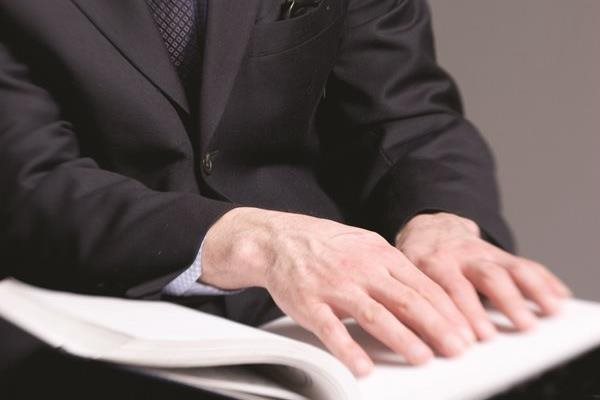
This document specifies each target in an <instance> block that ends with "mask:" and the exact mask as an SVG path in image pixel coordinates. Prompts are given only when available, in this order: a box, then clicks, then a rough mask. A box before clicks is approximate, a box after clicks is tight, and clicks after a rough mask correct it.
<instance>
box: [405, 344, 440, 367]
mask: <svg viewBox="0 0 600 400" xmlns="http://www.w3.org/2000/svg"><path fill="white" fill-rule="evenodd" d="M406 357H407V358H408V362H409V363H411V364H423V363H425V362H427V361H429V360H431V359H432V358H433V352H432V351H431V349H430V348H429V347H427V346H413V347H411V348H410V349H409V350H408V354H407V355H406Z"/></svg>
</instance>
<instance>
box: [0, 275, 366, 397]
mask: <svg viewBox="0 0 600 400" xmlns="http://www.w3.org/2000/svg"><path fill="white" fill-rule="evenodd" d="M0 316H2V317H3V318H5V319H7V320H8V321H10V322H12V323H14V324H16V325H17V326H19V327H21V328H22V329H24V330H25V331H27V332H29V333H30V334H32V335H34V336H36V337H38V338H40V339H41V340H44V341H45V342H47V343H49V344H50V345H52V346H54V347H57V348H61V349H63V350H65V351H66V352H68V353H70V354H73V355H75V356H79V357H85V358H91V359H99V360H104V361H108V362H113V363H118V364H123V365H127V366H131V367H136V368H139V369H143V370H144V369H148V371H150V370H151V369H152V370H156V369H165V368H168V369H172V370H170V371H169V373H168V375H169V377H170V379H172V380H178V379H179V380H182V379H184V380H185V381H186V382H187V383H188V384H198V385H200V384H202V385H208V384H214V385H217V386H219V388H216V389H218V390H221V391H231V392H234V391H236V390H237V389H236V388H238V389H239V387H240V385H242V386H243V387H244V388H246V389H245V390H248V392H247V395H248V396H250V397H252V396H253V395H255V394H253V393H250V392H249V391H250V390H254V389H256V391H257V393H258V392H261V390H262V389H261V390H259V389H260V382H258V381H257V380H256V379H254V380H248V381H247V382H243V379H242V380H239V381H237V382H233V381H232V382H231V385H230V386H227V387H225V386H223V385H224V384H225V383H226V382H227V381H226V380H216V379H208V378H207V377H206V376H204V378H202V379H203V380H202V379H200V377H198V379H192V378H191V377H190V376H189V374H188V373H187V372H189V370H188V371H187V372H186V369H187V368H195V367H211V368H212V367H218V366H224V365H255V364H273V365H277V366H280V367H278V368H279V369H281V370H284V371H290V370H301V371H304V373H303V375H304V376H306V377H309V379H306V380H305V381H304V384H302V385H299V384H298V385H295V386H294V387H295V388H297V389H298V391H299V392H300V393H302V394H303V395H304V396H305V397H308V398H319V399H323V400H346V399H348V400H352V399H358V388H357V386H356V385H357V383H356V381H355V380H354V378H353V377H352V375H351V374H350V372H349V371H348V370H347V369H346V368H345V367H344V366H343V365H342V364H341V363H340V362H339V361H338V360H336V359H335V358H334V357H332V356H331V355H330V354H328V353H327V352H324V351H322V350H321V349H319V348H316V347H313V346H309V345H307V344H305V343H302V342H298V341H294V340H292V339H289V338H286V337H282V336H278V335H275V334H272V333H269V332H266V331H262V330H260V329H256V328H252V327H249V326H245V325H242V324H238V323H235V322H232V321H229V320H227V319H224V318H220V317H216V316H212V315H209V314H206V313H202V312H199V311H196V310H193V309H190V308H186V307H183V306H179V305H175V304H169V303H164V302H154V301H141V300H125V299H117V298H109V297H100V296H86V295H79V294H73V293H64V292H57V291H52V290H46V289H41V288H37V287H34V286H30V285H27V284H24V283H22V282H19V281H16V280H13V279H5V280H3V281H0ZM174 368H179V369H181V370H180V371H175V370H173V369H174ZM286 368H287V369H286ZM179 372H180V374H179ZM200 372H202V370H198V373H200ZM175 375H178V376H179V378H178V379H176V378H175ZM238 375H239V374H238ZM287 375H290V374H287ZM186 376H187V377H186ZM239 376H241V375H239ZM194 382H195V383H194ZM202 382H203V383H202ZM244 385H245V386H244ZM252 388H254V389H252ZM263 389H264V390H267V389H268V390H271V389H273V387H264V388H263ZM275 389H277V390H280V389H281V388H275ZM238 391H239V392H240V393H242V391H241V390H238ZM281 393H283V392H281ZM290 393H291V391H290ZM248 396H245V397H246V398H249V397H248ZM282 396H283V395H282ZM286 396H287V397H285V396H284V397H280V398H282V399H289V400H295V399H296V398H293V397H290V396H289V393H288V394H286ZM269 397H270V396H269ZM298 399H300V397H298Z"/></svg>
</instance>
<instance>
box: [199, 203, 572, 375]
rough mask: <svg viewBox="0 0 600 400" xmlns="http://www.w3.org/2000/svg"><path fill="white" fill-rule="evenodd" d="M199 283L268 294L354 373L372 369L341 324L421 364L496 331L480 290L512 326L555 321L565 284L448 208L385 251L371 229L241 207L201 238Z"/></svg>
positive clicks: (420, 219)
mask: <svg viewBox="0 0 600 400" xmlns="http://www.w3.org/2000/svg"><path fill="white" fill-rule="evenodd" d="M202 265H203V274H202V282H203V283H205V284H209V285H213V286H215V287H219V288H222V289H239V288H244V287H250V286H259V287H264V288H266V289H267V290H268V291H269V293H270V294H271V296H272V297H273V299H274V301H275V302H276V304H277V305H278V306H279V307H280V308H281V310H282V311H283V312H285V313H286V314H287V315H289V316H290V317H291V318H293V319H294V320H295V321H296V322H298V323H299V324H300V325H301V326H303V327H304V328H306V329H308V330H310V331H311V332H313V333H314V334H315V335H317V336H318V337H319V339H320V340H321V341H322V342H323V344H324V345H325V346H326V347H327V348H328V349H329V350H330V351H331V352H332V353H333V354H334V355H335V356H336V357H338V358H339V359H340V360H341V361H342V362H343V363H345V364H346V365H347V366H348V367H349V368H350V369H351V370H352V371H353V372H354V374H355V375H357V376H364V375H366V374H368V373H369V372H370V371H371V370H372V368H373V363H372V361H371V359H370V358H369V357H368V355H367V354H366V353H365V351H364V350H363V349H362V348H361V347H360V346H359V345H358V343H356V342H355V341H354V340H353V339H352V337H351V336H350V335H349V333H348V331H347V330H346V328H345V326H344V324H343V323H342V322H341V319H343V318H347V317H351V318H353V319H355V320H356V321H357V322H358V323H359V324H360V325H361V327H362V328H363V329H365V330H366V331H367V332H369V333H370V334H371V335H373V336H374V337H375V338H377V339H378V340H379V341H381V342H382V343H383V344H385V345H386V346H387V347H389V348H390V349H391V350H393V351H394V352H396V353H398V354H400V355H402V356H403V357H404V358H405V359H406V360H407V362H409V363H410V364H415V365H417V364H422V363H425V362H427V361H429V360H430V359H431V358H433V357H434V354H438V355H441V356H445V357H454V356H458V355H460V354H461V353H463V352H464V351H465V350H466V349H467V348H468V347H469V346H470V345H472V344H473V343H474V342H475V341H477V340H486V339H489V338H491V337H493V336H494V334H495V333H496V329H495V327H494V326H493V325H492V324H491V322H490V321H489V319H488V317H487V315H486V314H485V312H484V309H483V306H482V304H481V301H480V299H479V296H478V295H477V293H478V292H479V293H481V294H483V295H485V296H486V297H487V298H489V299H490V301H491V302H492V303H493V304H494V306H495V307H497V308H498V309H499V310H500V311H502V312H503V313H504V314H505V315H506V316H507V317H508V318H509V319H510V320H511V321H512V322H513V324H514V325H515V327H516V328H517V329H519V330H527V329H531V328H533V327H534V326H535V324H536V321H537V317H536V315H535V314H533V313H532V312H531V311H530V309H529V308H528V307H527V305H526V299H528V300H531V301H533V302H534V303H535V304H537V305H538V307H539V309H540V311H541V313H542V314H546V315H549V314H554V313H556V312H558V310H559V309H560V305H561V302H562V301H563V300H564V299H565V298H567V297H568V296H570V291H569V289H568V288H567V287H566V286H565V285H564V284H563V283H562V282H561V281H560V280H559V279H558V278H557V277H556V276H554V275H553V274H552V273H551V272H549V271H548V269H547V268H546V267H544V266H542V265H541V264H538V263H536V262H534V261H530V260H527V259H525V258H521V257H517V256H514V255H512V254H509V253H507V252H505V251H503V250H501V249H499V248H497V247H495V246H493V245H491V244H489V243H488V242H486V241H484V240H483V239H481V237H480V232H479V228H478V226H477V224H476V223H474V222H473V221H471V220H468V219H465V218H462V217H459V216H457V215H453V214H449V213H437V214H423V215H417V216H416V217H414V218H413V219H411V220H410V221H409V222H408V223H407V224H406V225H405V226H404V228H403V229H402V230H401V231H400V232H399V233H398V235H397V237H396V243H395V246H392V245H390V244H389V243H388V242H387V241H386V240H385V239H384V238H383V237H381V236H380V235H378V234H377V233H374V232H371V231H368V230H365V229H361V228H356V227H352V226H348V225H344V224H340V223H337V222H333V221H330V220H326V219H321V218H315V217H310V216H306V215H300V214H292V213H285V212H278V211H270V210H263V209H257V208H247V207H240V208H236V209H233V210H231V211H229V212H228V213H226V214H225V215H224V216H223V217H221V218H220V219H219V220H218V221H217V222H216V223H215V224H214V225H213V226H212V227H211V229H210V230H209V231H208V233H207V235H206V237H205V241H204V247H203V253H202Z"/></svg>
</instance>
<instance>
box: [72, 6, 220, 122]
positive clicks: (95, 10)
mask: <svg viewBox="0 0 600 400" xmlns="http://www.w3.org/2000/svg"><path fill="white" fill-rule="evenodd" d="M71 1H72V2H73V3H75V5H76V6H77V7H78V8H79V9H80V10H81V11H82V12H83V13H84V14H85V15H86V16H87V18H88V19H89V20H90V21H91V22H92V23H93V24H94V25H95V26H96V27H97V28H98V29H99V30H100V31H101V32H102V34H103V35H104V36H105V37H106V38H107V39H108V40H109V41H110V42H111V43H112V44H113V45H114V46H115V47H116V48H117V49H118V50H119V51H120V52H121V54H122V55H123V56H124V57H125V58H126V59H127V60H129V62H130V63H131V64H132V65H133V66H134V67H135V68H136V69H137V70H138V71H139V72H141V73H142V74H143V75H144V76H145V77H146V78H147V79H149V80H150V81H151V82H152V83H153V84H154V85H155V86H156V87H157V88H158V89H159V90H160V91H161V92H162V93H163V94H164V95H165V96H167V97H168V98H169V99H171V100H172V101H173V102H175V103H177V104H178V105H179V106H180V107H181V108H182V109H183V110H185V111H186V112H188V113H189V104H188V102H187V98H186V96H185V92H184V90H183V86H182V84H181V81H180V80H179V77H178V76H177V73H176V71H175V68H173V66H172V65H171V62H170V61H169V56H168V53H167V50H166V48H165V45H164V42H163V40H162V38H161V37H160V34H159V33H158V30H157V29H156V26H155V25H154V21H153V19H152V15H150V12H149V10H148V7H147V5H146V2H145V1H144V0H112V1H108V0H103V1H98V0H71ZM216 1H217V3H218V2H219V1H221V0H216Z"/></svg>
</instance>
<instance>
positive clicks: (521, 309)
mask: <svg viewBox="0 0 600 400" xmlns="http://www.w3.org/2000/svg"><path fill="white" fill-rule="evenodd" d="M463 271H464V274H465V277H466V278H467V279H468V280H469V281H470V282H471V283H472V284H473V286H475V288H476V289H477V290H479V291H480V292H481V293H483V294H484V295H485V296H487V298H488V299H489V300H490V301H491V302H492V304H493V305H494V306H495V307H496V308H497V309H498V310H500V311H501V312H502V313H504V314H505V315H506V316H507V317H508V318H509V319H510V320H511V321H512V322H513V323H514V325H515V327H516V328H517V329H519V330H527V329H530V328H532V327H533V326H535V325H536V322H537V320H536V318H535V316H534V315H533V313H532V312H531V311H530V310H529V308H528V307H527V303H526V302H525V299H524V298H523V296H522V295H521V292H520V291H519V289H518V288H517V286H516V285H515V283H514V282H513V281H512V278H511V277H510V275H509V274H508V272H507V271H506V270H505V269H504V268H503V267H501V266H499V265H497V264H495V263H492V262H489V261H479V262H477V263H476V264H471V265H468V266H466V267H465V268H463Z"/></svg>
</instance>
